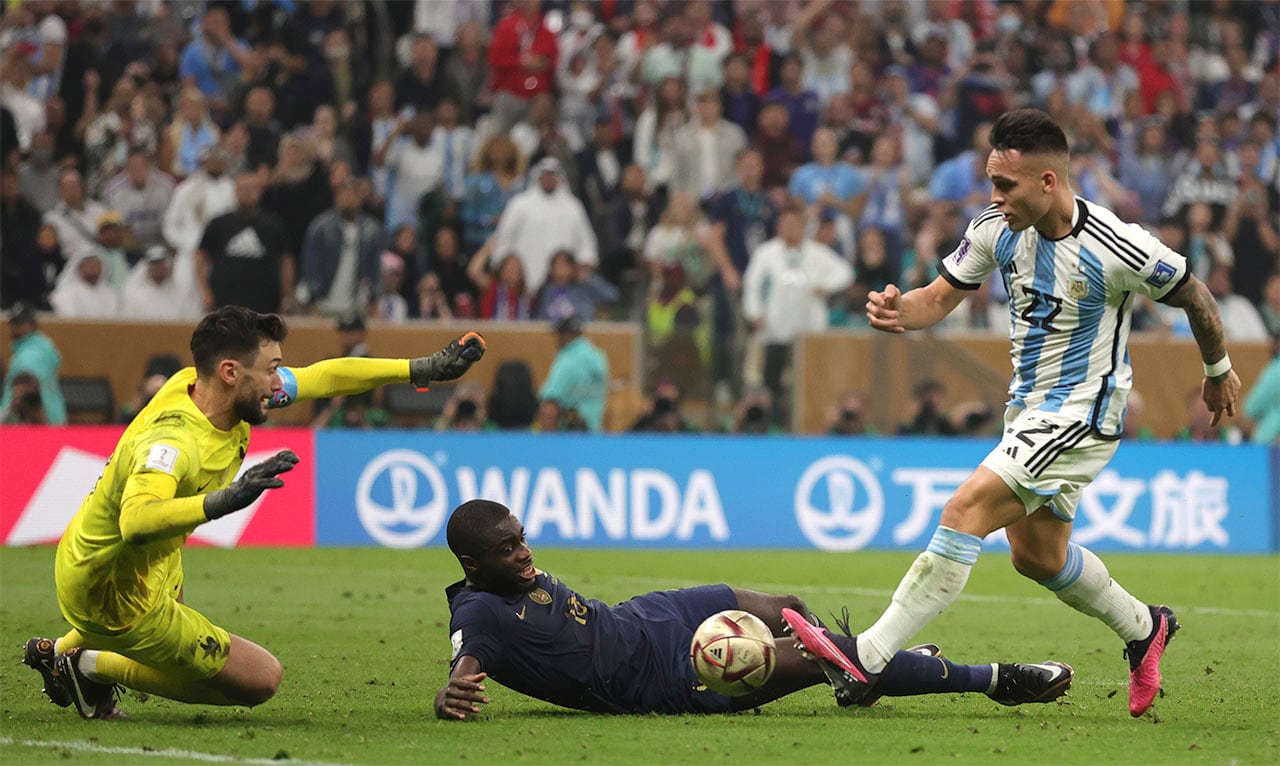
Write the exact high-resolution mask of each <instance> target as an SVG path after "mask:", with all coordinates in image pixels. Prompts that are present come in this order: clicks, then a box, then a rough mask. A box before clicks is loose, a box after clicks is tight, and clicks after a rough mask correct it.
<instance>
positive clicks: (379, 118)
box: [347, 79, 399, 208]
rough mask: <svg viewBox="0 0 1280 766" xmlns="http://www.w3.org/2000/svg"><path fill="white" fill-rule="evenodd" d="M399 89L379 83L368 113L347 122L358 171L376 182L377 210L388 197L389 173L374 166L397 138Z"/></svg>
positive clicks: (373, 90) (370, 98) (386, 82)
mask: <svg viewBox="0 0 1280 766" xmlns="http://www.w3.org/2000/svg"><path fill="white" fill-rule="evenodd" d="M395 98H396V93H395V88H394V86H392V84H391V81H390V80H385V79H384V80H376V81H374V83H373V84H372V85H371V86H369V94H368V103H369V108H368V113H367V114H366V115H363V116H362V117H357V118H350V119H348V120H347V131H348V135H349V136H350V139H351V151H352V157H353V160H354V163H353V165H354V167H353V169H354V171H355V172H356V174H357V175H360V176H367V177H368V178H369V179H370V180H371V181H372V182H373V192H374V194H375V195H376V196H375V198H374V200H372V201H373V202H374V207H378V208H380V207H382V206H383V205H384V204H385V200H386V198H387V187H388V180H389V179H388V176H389V171H388V170H387V169H386V168H385V167H377V166H374V165H373V162H372V160H373V157H374V156H375V155H376V154H377V153H378V150H380V149H381V148H382V147H383V145H384V144H385V143H386V142H387V141H389V140H392V139H393V138H394V137H395V135H396V128H397V126H398V124H399V117H397V116H396V111H395Z"/></svg>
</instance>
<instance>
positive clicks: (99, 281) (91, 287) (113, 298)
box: [49, 249, 120, 319]
mask: <svg viewBox="0 0 1280 766" xmlns="http://www.w3.org/2000/svg"><path fill="white" fill-rule="evenodd" d="M49 303H50V304H52V305H53V313H55V314H57V315H58V317H59V318H61V319H112V318H115V317H116V316H118V315H119V313H120V295H119V293H117V292H116V289H115V288H114V287H113V286H112V285H111V280H110V279H109V278H108V275H107V267H106V264H104V263H103V261H102V255H101V253H99V252H98V251H97V250H96V249H95V250H86V251H83V252H81V253H80V255H78V256H76V257H75V258H73V259H72V261H71V263H70V264H68V266H67V268H66V270H65V271H64V272H63V274H62V278H60V279H59V280H58V286H57V287H55V288H54V290H53V294H52V295H50V296H49Z"/></svg>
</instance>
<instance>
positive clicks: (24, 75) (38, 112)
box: [0, 45, 45, 152]
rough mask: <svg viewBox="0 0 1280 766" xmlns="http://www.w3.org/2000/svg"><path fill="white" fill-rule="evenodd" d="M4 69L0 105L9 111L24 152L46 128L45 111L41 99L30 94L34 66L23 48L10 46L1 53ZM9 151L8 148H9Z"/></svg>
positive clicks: (0, 84) (19, 146) (0, 87)
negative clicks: (33, 138)
mask: <svg viewBox="0 0 1280 766" xmlns="http://www.w3.org/2000/svg"><path fill="white" fill-rule="evenodd" d="M0 56H2V57H3V63H4V66H3V67H0V70H3V71H0V106H3V107H4V108H5V109H7V110H8V111H9V113H10V115H11V116H12V118H13V121H14V126H15V127H16V129H17V135H16V138H17V147H18V148H19V149H21V150H22V151H24V152H25V151H27V150H28V149H30V148H31V137H32V136H34V135H35V134H36V133H39V132H40V131H41V130H44V127H45V110H44V106H43V105H42V104H41V102H40V99H38V98H36V97H35V96H33V95H31V93H30V92H29V91H28V87H29V86H30V84H31V63H30V61H29V60H28V58H27V55H26V54H25V53H24V49H23V47H22V46H21V45H11V46H9V49H8V50H6V51H4V52H3V54H0ZM6 151H9V149H6Z"/></svg>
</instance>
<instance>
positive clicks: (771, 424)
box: [724, 385, 783, 435]
mask: <svg viewBox="0 0 1280 766" xmlns="http://www.w3.org/2000/svg"><path fill="white" fill-rule="evenodd" d="M724 430H725V431H726V432H727V433H731V434H756V435H761V434H779V433H782V432H783V431H782V428H781V427H780V424H779V423H778V422H777V421H776V420H775V413H774V410H773V394H771V393H769V389H768V388H767V387H765V386H760V385H748V386H746V388H745V390H744V391H743V392H742V397H741V398H739V399H738V402H737V404H736V405H734V408H733V413H732V415H731V417H730V420H729V422H728V423H727V424H726V426H725V429H724Z"/></svg>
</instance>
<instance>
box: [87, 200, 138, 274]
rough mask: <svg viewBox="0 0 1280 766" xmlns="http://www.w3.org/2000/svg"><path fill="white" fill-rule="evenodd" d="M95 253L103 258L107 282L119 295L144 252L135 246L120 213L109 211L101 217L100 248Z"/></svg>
mask: <svg viewBox="0 0 1280 766" xmlns="http://www.w3.org/2000/svg"><path fill="white" fill-rule="evenodd" d="M94 251H95V252H97V253H98V255H99V256H100V257H101V258H102V265H103V268H104V269H105V271H106V279H107V281H108V282H110V283H111V286H112V288H114V289H115V291H116V294H117V295H119V294H120V292H121V291H122V290H124V283H125V282H126V281H128V279H129V269H130V268H131V267H132V266H133V264H135V263H137V262H138V261H140V260H142V252H141V251H140V250H139V249H138V248H137V247H136V246H135V244H134V240H133V236H132V235H131V234H130V233H129V227H128V226H126V225H125V222H124V216H122V215H120V211H118V210H108V211H107V212H105V213H103V214H102V215H101V216H99V218H98V246H97V247H96V248H95V249H94Z"/></svg>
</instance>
